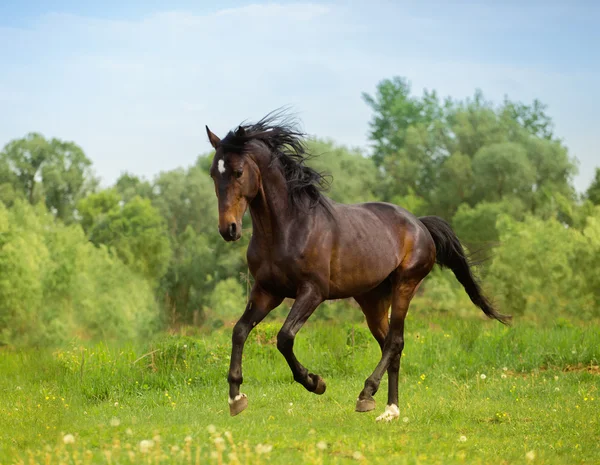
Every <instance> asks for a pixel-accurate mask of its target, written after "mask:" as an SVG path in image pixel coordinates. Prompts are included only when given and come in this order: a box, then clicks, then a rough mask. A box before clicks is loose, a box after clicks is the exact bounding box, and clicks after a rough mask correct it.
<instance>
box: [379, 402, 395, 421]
mask: <svg viewBox="0 0 600 465" xmlns="http://www.w3.org/2000/svg"><path fill="white" fill-rule="evenodd" d="M399 416H400V409H399V408H398V406H397V405H395V404H392V405H386V407H385V412H383V413H382V414H381V415H379V416H378V417H377V421H382V420H383V421H392V420H393V419H394V418H398V417H399Z"/></svg>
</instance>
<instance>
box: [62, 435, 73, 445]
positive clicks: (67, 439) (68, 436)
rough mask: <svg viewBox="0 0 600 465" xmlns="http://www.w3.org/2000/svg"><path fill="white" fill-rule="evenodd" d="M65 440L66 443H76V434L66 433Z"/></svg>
mask: <svg viewBox="0 0 600 465" xmlns="http://www.w3.org/2000/svg"><path fill="white" fill-rule="evenodd" d="M63 442H64V443H65V444H74V443H75V436H73V435H72V434H65V435H64V436H63Z"/></svg>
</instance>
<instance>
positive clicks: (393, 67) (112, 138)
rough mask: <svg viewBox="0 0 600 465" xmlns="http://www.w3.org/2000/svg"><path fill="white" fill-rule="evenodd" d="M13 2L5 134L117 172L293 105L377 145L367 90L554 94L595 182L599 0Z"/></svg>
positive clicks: (0, 72)
mask: <svg viewBox="0 0 600 465" xmlns="http://www.w3.org/2000/svg"><path fill="white" fill-rule="evenodd" d="M216 5H217V2H192V1H178V0H174V1H170V2H158V1H141V0H138V1H133V2H120V1H115V0H106V1H104V2H85V3H84V2H76V1H74V0H73V1H67V0H63V1H44V2H42V1H27V0H24V1H21V2H17V1H7V0H0V108H2V110H3V111H0V146H3V145H4V144H5V143H6V142H8V141H9V140H11V139H14V138H18V137H22V136H24V135H25V134H26V133H28V132H30V131H38V132H41V133H43V134H44V135H45V136H47V137H59V138H62V139H67V140H74V141H75V142H77V143H78V144H79V145H81V146H82V147H83V149H84V150H85V152H86V154H87V155H88V156H89V157H90V158H91V159H92V160H93V162H94V168H95V171H96V173H97V174H98V175H99V176H101V178H102V180H103V183H104V184H105V185H107V184H110V183H112V182H114V181H115V179H116V178H117V177H118V176H119V174H120V173H121V172H123V171H129V172H133V173H136V174H139V175H143V176H146V177H149V178H150V177H152V176H153V175H154V174H157V173H158V172H160V171H161V170H169V169H173V168H176V167H180V166H187V165H189V164H191V163H193V162H194V160H195V158H196V156H197V155H198V154H199V153H203V152H206V151H208V150H209V145H208V142H207V140H206V135H205V132H204V125H205V124H208V125H209V126H210V127H211V129H212V130H213V131H214V132H215V133H217V134H219V135H223V134H224V133H225V132H226V131H228V130H229V129H230V128H232V127H234V126H235V125H236V124H238V123H239V122H241V121H243V120H254V119H258V118H260V117H261V116H263V115H264V114H265V113H267V112H269V111H270V110H273V109H275V108H277V107H280V106H282V105H292V106H293V107H294V109H295V110H296V112H297V114H298V115H299V117H300V118H301V119H302V121H303V127H304V129H305V130H306V131H307V132H308V133H310V134H314V135H318V136H321V137H327V138H332V139H333V140H335V141H336V142H339V143H343V144H345V145H349V146H358V147H364V148H367V147H368V140H367V131H368V121H369V119H370V117H371V112H370V109H369V107H368V106H367V105H366V104H365V103H364V102H363V100H362V98H361V93H362V92H369V93H372V92H373V91H374V90H375V86H376V85H377V83H378V82H379V81H380V80H382V79H384V78H389V77H392V76H396V75H398V76H405V77H407V78H408V79H409V80H410V81H411V83H412V85H413V90H414V91H415V93H418V94H420V93H421V91H422V89H423V88H428V89H436V90H437V91H438V93H439V94H440V95H442V96H447V95H449V96H452V97H454V98H464V97H466V96H471V95H473V93H474V91H475V89H476V88H480V89H482V90H483V92H484V94H485V96H486V98H488V99H491V100H494V101H497V102H499V101H501V99H502V98H503V97H504V95H508V96H509V98H511V99H513V100H521V101H524V102H531V101H532V100H533V99H534V98H538V99H540V100H541V101H543V102H544V103H546V104H547V105H548V107H549V108H548V111H549V113H550V114H551V115H552V117H553V118H554V121H555V125H556V127H555V132H556V133H557V134H558V135H559V136H560V137H562V138H563V139H564V141H565V143H566V145H567V146H568V147H569V150H570V153H571V154H572V155H574V156H576V157H577V158H578V159H579V171H580V173H579V175H578V176H577V178H576V180H575V184H576V187H577V188H578V189H579V190H580V191H581V190H584V189H585V188H587V186H588V185H589V183H590V181H591V179H592V177H593V170H594V167H595V166H600V148H599V147H600V112H599V111H598V106H599V105H600V85H599V83H600V3H595V2H593V1H589V2H585V1H574V2H567V1H566V0H565V1H563V2H553V1H552V0H548V1H543V2H542V1H537V0H529V1H527V0H522V1H520V2H516V1H504V2H496V1H491V0H490V1H486V0H480V1H470V2H467V1H460V2H456V1H455V2H450V1H449V2H443V1H437V2H433V1H420V2H417V1H414V2H413V1H405V2H402V1H395V2H394V1H387V2H385V1H376V0H374V1H355V2H336V1H333V2H318V3H317V2H315V3H299V2H290V1H282V2H278V3H271V2H254V3H252V2H242V1H239V0H238V1H231V0H230V1H221V2H219V3H218V6H216Z"/></svg>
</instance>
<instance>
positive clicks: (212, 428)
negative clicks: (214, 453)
mask: <svg viewBox="0 0 600 465" xmlns="http://www.w3.org/2000/svg"><path fill="white" fill-rule="evenodd" d="M206 429H207V430H208V432H209V433H210V434H215V433H216V432H217V427H216V426H215V425H208V426H207V427H206Z"/></svg>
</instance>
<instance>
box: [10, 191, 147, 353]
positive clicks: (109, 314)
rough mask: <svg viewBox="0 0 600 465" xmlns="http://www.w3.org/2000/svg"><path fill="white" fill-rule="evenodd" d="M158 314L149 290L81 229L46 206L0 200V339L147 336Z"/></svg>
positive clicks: (25, 341) (31, 340) (13, 341)
mask: <svg viewBox="0 0 600 465" xmlns="http://www.w3.org/2000/svg"><path fill="white" fill-rule="evenodd" d="M157 315H158V310H157V307H156V304H155V301H154V297H153V294H152V289H151V287H150V285H149V284H148V283H147V282H146V281H145V280H143V279H142V278H140V277H138V276H137V275H135V274H134V273H132V272H131V271H130V270H129V269H128V268H127V267H126V266H125V265H124V264H122V263H121V262H120V261H119V260H118V259H117V258H114V257H111V256H110V255H109V253H108V252H107V250H106V249H105V248H96V247H94V245H93V244H91V243H89V242H88V241H87V239H86V237H85V235H84V233H83V231H82V229H81V227H79V226H77V225H72V226H65V225H63V224H62V223H61V222H59V221H55V220H54V218H53V217H52V215H50V214H49V213H48V212H47V211H46V210H45V208H44V207H42V206H36V207H32V206H30V205H29V204H27V203H26V202H22V201H18V202H16V203H15V205H14V206H13V208H12V209H11V210H7V209H6V208H5V207H4V205H3V204H1V203H0V341H1V342H3V343H9V344H14V345H26V344H30V345H51V344H60V343H62V342H65V341H67V340H69V339H72V338H84V339H105V340H111V339H113V340H114V339H122V338H134V337H137V336H140V335H144V334H147V333H148V332H150V331H151V330H152V329H153V327H154V326H155V325H156V324H157Z"/></svg>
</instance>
